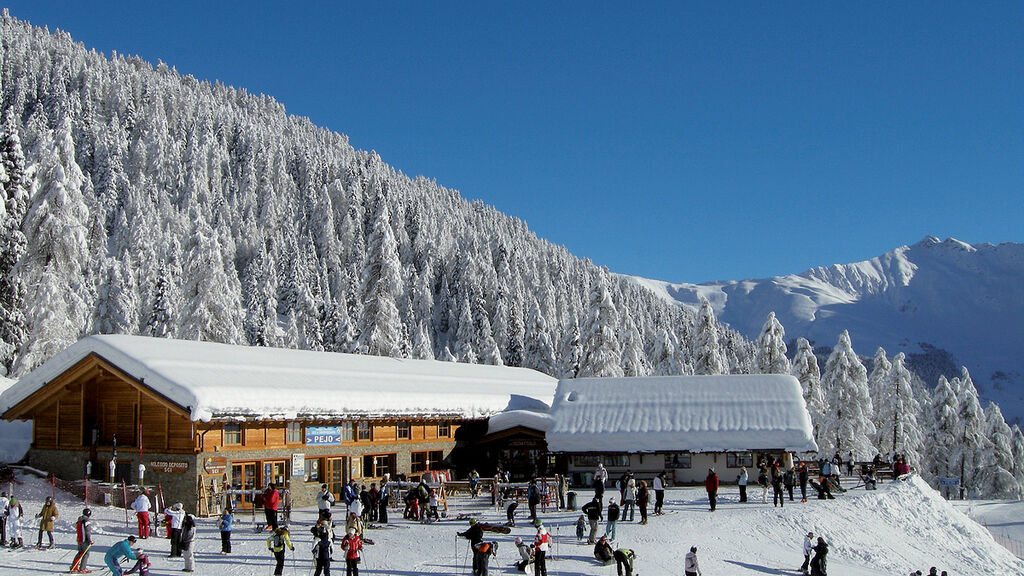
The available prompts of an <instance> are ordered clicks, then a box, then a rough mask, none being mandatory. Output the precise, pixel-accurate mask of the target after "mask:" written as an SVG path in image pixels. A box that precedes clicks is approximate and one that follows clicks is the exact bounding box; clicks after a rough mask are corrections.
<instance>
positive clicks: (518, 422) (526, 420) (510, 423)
mask: <svg viewBox="0 0 1024 576" xmlns="http://www.w3.org/2000/svg"><path fill="white" fill-rule="evenodd" d="M516 426H522V427H524V428H529V429H530V430H537V431H540V432H547V430H548V429H549V428H551V415H550V414H548V412H547V410H508V411H507V412H499V413H498V414H495V415H494V416H491V417H490V418H489V419H488V420H487V433H488V434H494V433H496V432H502V431H505V430H510V429H512V428H515V427H516Z"/></svg>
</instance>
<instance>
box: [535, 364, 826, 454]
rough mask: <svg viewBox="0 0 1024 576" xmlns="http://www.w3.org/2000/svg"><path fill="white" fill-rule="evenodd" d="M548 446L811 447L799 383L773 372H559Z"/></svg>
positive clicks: (648, 449) (625, 449) (592, 448)
mask: <svg viewBox="0 0 1024 576" xmlns="http://www.w3.org/2000/svg"><path fill="white" fill-rule="evenodd" d="M551 416H552V420H553V424H552V426H551V428H550V430H548V434H547V441H548V447H549V449H550V450H552V451H554V452H592V451H596V450H600V451H603V452H604V451H607V452H651V451H671V450H691V451H693V452H724V451H742V450H750V449H758V448H760V449H785V450H790V451H794V452H813V451H817V446H816V445H815V444H814V439H813V435H812V432H811V419H810V416H809V415H808V414H807V408H806V406H805V404H804V399H803V395H802V393H801V390H800V383H799V382H798V381H797V380H796V378H793V377H792V376H785V375H775V374H758V375H730V376H666V377H650V378H579V379H575V380H562V381H560V382H559V383H558V389H557V390H556V392H555V401H554V404H552V406H551Z"/></svg>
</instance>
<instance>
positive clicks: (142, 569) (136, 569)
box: [124, 548, 150, 576]
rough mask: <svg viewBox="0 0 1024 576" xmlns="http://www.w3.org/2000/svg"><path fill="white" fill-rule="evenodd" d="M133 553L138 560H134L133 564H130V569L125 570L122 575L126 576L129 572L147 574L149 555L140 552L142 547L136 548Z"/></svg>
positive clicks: (144, 575) (143, 575) (145, 575)
mask: <svg viewBox="0 0 1024 576" xmlns="http://www.w3.org/2000/svg"><path fill="white" fill-rule="evenodd" d="M135 555H136V556H138V557H139V558H138V560H136V561H135V566H132V569H131V570H129V571H127V572H125V573H124V576H128V575H129V574H138V575H139V576H149V566H150V563H149V556H146V555H145V554H143V553H142V548H136V549H135Z"/></svg>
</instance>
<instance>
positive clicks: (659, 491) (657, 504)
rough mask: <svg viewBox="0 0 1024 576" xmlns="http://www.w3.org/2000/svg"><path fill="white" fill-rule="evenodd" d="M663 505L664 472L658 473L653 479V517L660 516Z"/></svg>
mask: <svg viewBox="0 0 1024 576" xmlns="http://www.w3.org/2000/svg"><path fill="white" fill-rule="evenodd" d="M664 505H665V472H658V475H657V476H655V477H654V515H655V516H661V515H662V514H663V512H662V511H661V507H662V506H664Z"/></svg>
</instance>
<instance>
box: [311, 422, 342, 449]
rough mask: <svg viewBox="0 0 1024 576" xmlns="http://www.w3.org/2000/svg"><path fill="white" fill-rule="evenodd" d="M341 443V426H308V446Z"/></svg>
mask: <svg viewBox="0 0 1024 576" xmlns="http://www.w3.org/2000/svg"><path fill="white" fill-rule="evenodd" d="M340 444H341V426H307V427H306V446H338V445H340Z"/></svg>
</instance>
